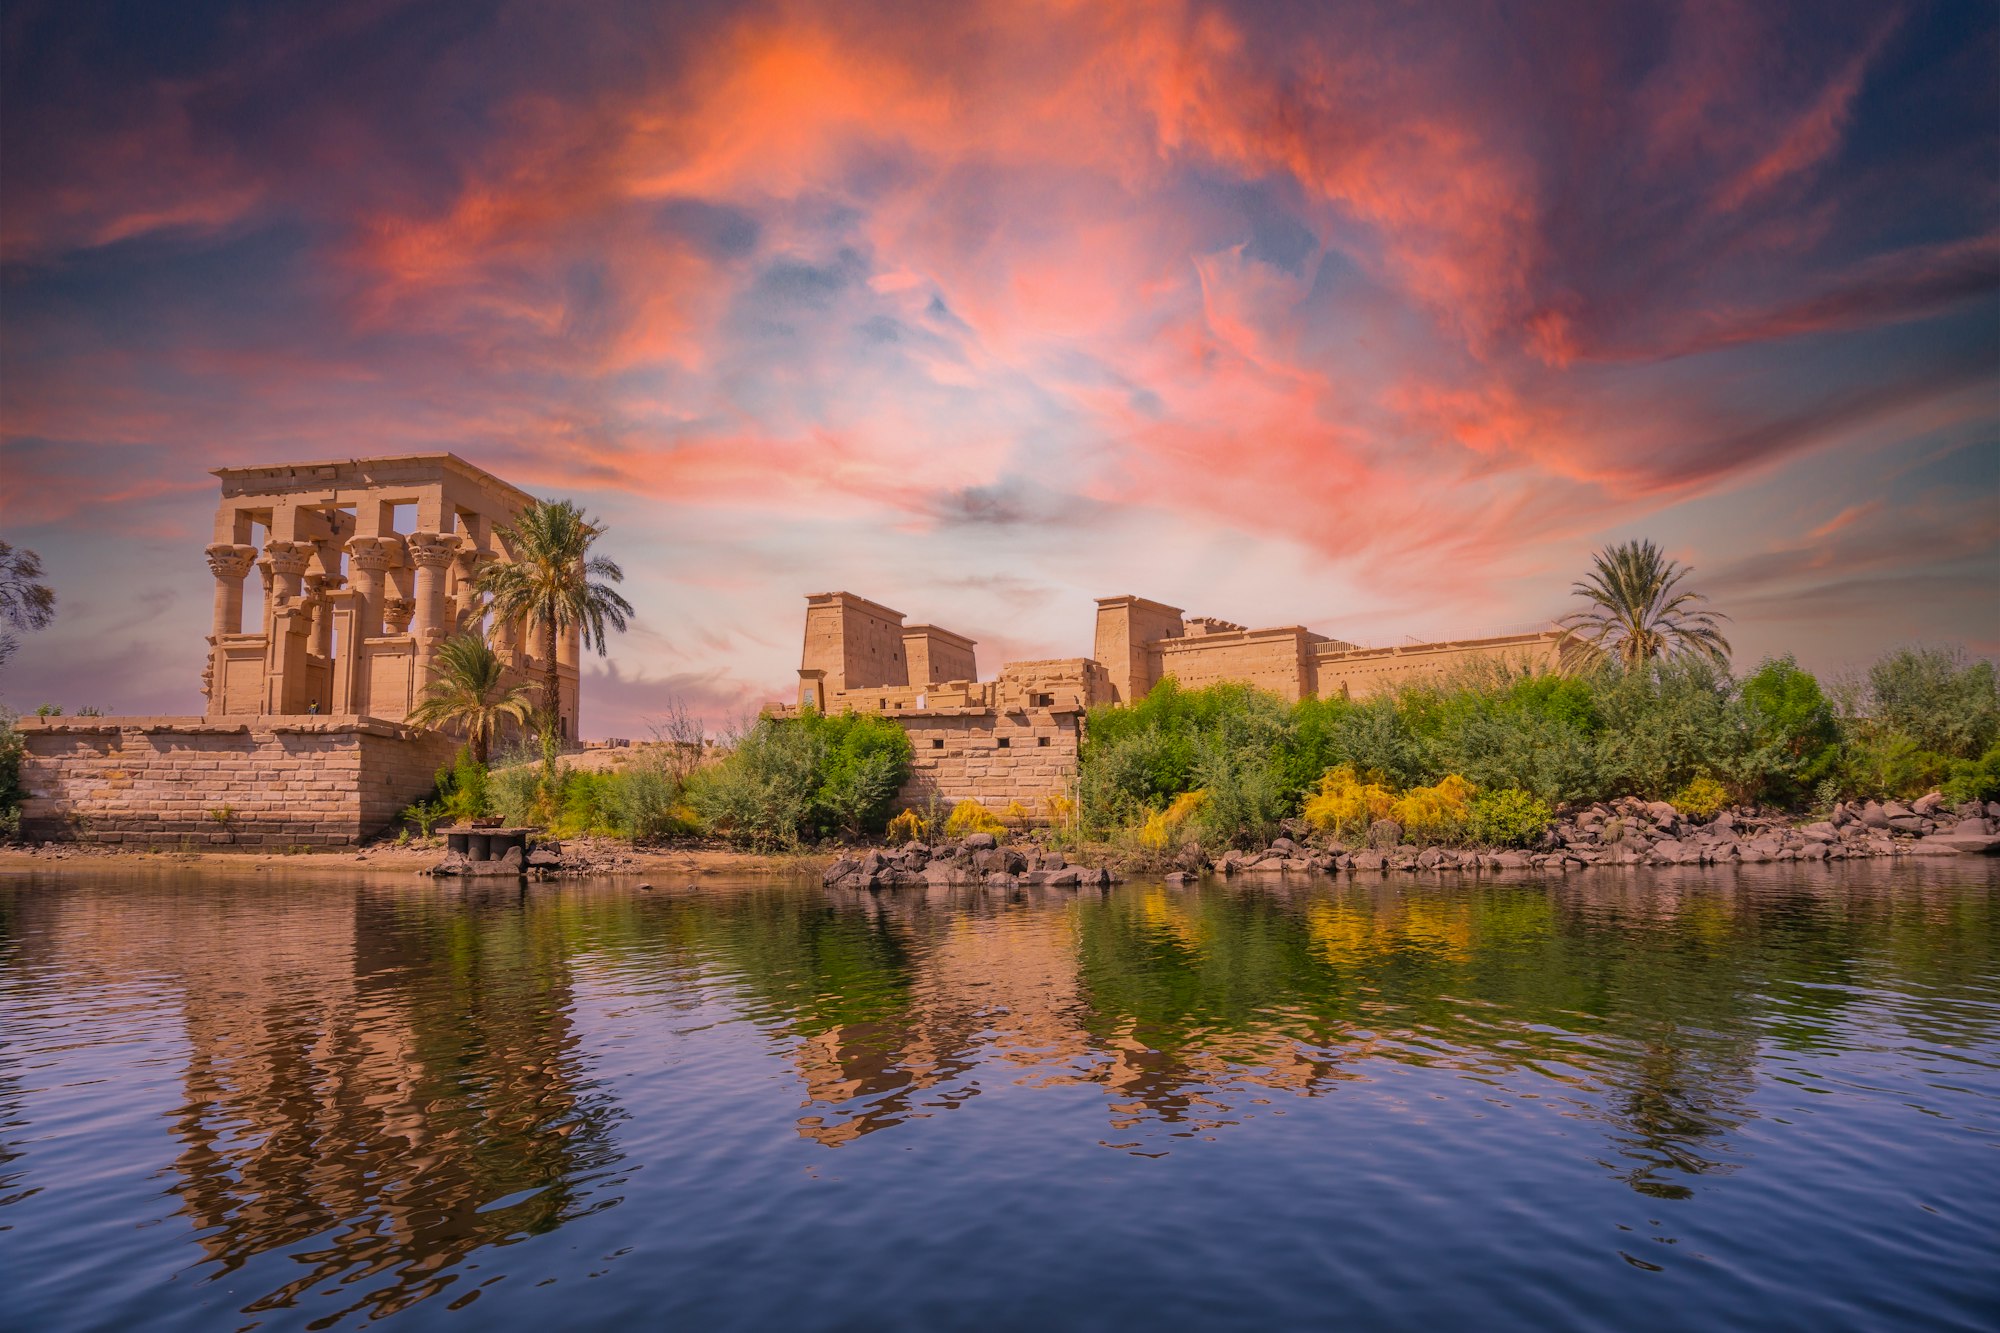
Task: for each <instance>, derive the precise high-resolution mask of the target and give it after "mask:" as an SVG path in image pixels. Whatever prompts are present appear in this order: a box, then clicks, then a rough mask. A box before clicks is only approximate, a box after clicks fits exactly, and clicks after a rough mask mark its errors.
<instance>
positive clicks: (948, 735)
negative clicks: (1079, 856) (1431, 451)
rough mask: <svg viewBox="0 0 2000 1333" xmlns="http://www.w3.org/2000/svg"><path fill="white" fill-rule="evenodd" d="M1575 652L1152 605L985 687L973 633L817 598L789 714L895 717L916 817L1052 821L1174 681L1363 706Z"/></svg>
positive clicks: (1114, 609) (1131, 610) (835, 595)
mask: <svg viewBox="0 0 2000 1333" xmlns="http://www.w3.org/2000/svg"><path fill="white" fill-rule="evenodd" d="M1574 642H1575V641H1574V640H1573V639H1572V638H1571V637H1570V636H1569V635H1567V634H1565V633H1564V632H1563V631H1561V630H1545V631H1542V632H1540V633H1536V634H1515V635H1508V636H1505V637H1500V638H1488V639H1463V640H1454V641H1451V642H1448V643H1425V644H1413V645H1410V646H1407V647H1398V648H1361V647H1357V646H1356V645H1354V644H1351V643H1344V642H1342V641H1341V640H1339V639H1334V638H1330V637H1328V636H1327V635H1324V634H1316V633H1314V632H1313V631H1311V630H1309V629H1306V628H1305V627H1304V626H1301V625H1287V626H1282V627H1280V628H1276V629H1246V628H1244V627H1243V626H1241V625H1237V624H1233V623H1231V622H1229V621H1226V620H1217V619H1214V618H1212V617H1206V616H1193V617H1191V616H1187V615H1186V614H1184V613H1183V612H1182V610H1181V608H1179V607H1177V606H1168V605H1167V604H1166V603H1164V602H1154V601H1148V600H1147V599H1145V598H1143V597H1132V596H1122V597H1102V598H1099V599H1098V602H1097V633H1096V643H1095V644H1094V646H1093V650H1092V656H1090V657H1066V658H1055V659H1050V660H1045V661H1035V662H1010V663H1008V664H1006V665H1005V666H1003V667H1001V668H1000V672H999V675H998V676H997V677H995V678H994V679H993V680H990V681H981V680H980V679H979V678H978V675H979V673H978V666H977V662H976V660H975V656H974V648H975V645H974V643H973V641H972V640H971V639H968V638H966V637H965V636H964V635H962V634H955V633H953V632H951V631H950V630H945V629H940V628H938V627H937V626H935V625H905V624H904V623H903V613H902V612H900V611H894V610H891V609H890V608H888V607H886V606H883V605H882V604H881V603H879V602H871V601H869V600H868V599H867V598H865V597H857V596H855V595H854V594H853V593H848V592H824V593H814V594H812V595H810V596H808V597H807V598H806V628H805V648H804V652H803V654H802V657H801V661H800V665H799V683H798V695H797V698H796V699H795V701H794V702H793V703H792V704H790V705H788V706H785V707H783V708H781V709H779V710H778V711H779V712H781V713H790V714H795V713H797V712H798V711H799V710H800V709H804V708H814V709H819V710H821V711H823V712H829V713H838V712H842V711H847V710H852V711H854V712H861V713H883V714H887V715H889V716H892V717H894V718H895V719H896V720H897V721H898V722H900V723H901V724H902V725H903V728H904V730H906V731H907V732H909V734H910V740H911V743H912V745H913V746H914V748H915V767H914V771H913V772H912V775H911V777H910V780H909V782H908V783H907V784H905V786H904V788H903V791H902V793H901V794H900V796H899V798H898V799H899V802H900V803H901V804H902V805H904V806H922V805H926V804H929V803H931V802H933V801H941V802H943V803H945V804H951V803H954V802H956V801H960V800H966V799H972V800H977V801H979V802H980V803H981V804H982V805H985V806H987V807H989V808H991V809H996V810H998V809H1004V808H1005V807H1006V806H1008V805H1012V804H1018V805H1020V806H1022V807H1023V808H1025V809H1027V810H1028V811H1029V812H1030V814H1031V815H1033V816H1035V817H1038V818H1045V817H1047V815H1048V813H1049V811H1050V808H1051V805H1050V803H1051V798H1052V797H1059V796H1060V797H1068V796H1071V795H1072V794H1073V788H1074V785H1075V782H1076V775H1077V753H1078V749H1079V745H1080V741H1081V734H1082V733H1081V724H1082V715H1083V713H1084V711H1085V710H1086V709H1089V708H1092V707H1094V706H1096V705H1099V704H1122V703H1131V702H1133V701H1135V700H1138V699H1142V698H1144V697H1145V695H1146V693H1147V692H1148V691H1150V690H1151V689H1152V688H1153V687H1154V686H1155V685H1157V684H1159V683H1160V681H1162V680H1164V679H1167V678H1168V677H1172V678H1173V679H1174V680H1175V681H1177V682H1178V683H1179V684H1181V685H1183V686H1185V687H1187V688H1190V689H1198V688H1200V687H1202V686H1206V685H1215V684H1220V683H1222V682H1224V681H1236V682H1243V683H1245V684H1250V685H1254V686H1257V687H1258V688H1260V689H1266V690H1269V691H1271V692H1272V693H1274V694H1277V695H1280V696H1282V697H1283V698H1285V699H1288V700H1291V701H1294V702H1296V701H1297V700H1300V699H1305V698H1318V697H1323V696H1326V695H1335V694H1337V695H1342V696H1346V697H1349V698H1365V697H1366V696H1368V695H1370V694H1374V693H1376V692H1378V691H1380V690H1383V689H1388V688H1392V687H1394V686H1397V685H1401V684H1404V683H1406V682H1409V681H1413V680H1421V679H1426V678H1433V679H1434V678H1437V677H1439V676H1442V675H1444V674H1446V673H1447V672H1449V671H1451V670H1452V669H1454V668H1455V667H1458V666H1461V665H1463V664H1464V663H1466V662H1469V661H1474V660H1486V661H1499V662H1505V663H1506V664H1508V665H1510V666H1514V667H1517V668H1527V669H1532V670H1542V671H1553V670H1559V669H1561V668H1563V667H1564V666H1565V665H1566V664H1567V663H1566V654H1569V653H1571V652H1572V651H1574V649H1573V645H1574Z"/></svg>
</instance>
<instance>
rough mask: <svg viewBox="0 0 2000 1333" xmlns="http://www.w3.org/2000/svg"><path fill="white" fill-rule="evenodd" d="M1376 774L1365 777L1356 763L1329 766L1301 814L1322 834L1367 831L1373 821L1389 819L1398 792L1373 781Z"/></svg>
mask: <svg viewBox="0 0 2000 1333" xmlns="http://www.w3.org/2000/svg"><path fill="white" fill-rule="evenodd" d="M1375 776H1376V775H1374V774H1369V775H1368V777H1366V778H1364V777H1363V776H1362V775H1361V774H1360V773H1358V772H1356V771H1355V768H1354V765H1352V764H1341V765H1339V766H1338V767H1336V768H1329V769H1328V770H1327V771H1326V773H1325V774H1324V775H1323V776H1321V778H1320V780H1319V787H1318V788H1317V789H1316V790H1315V791H1314V792H1313V794H1312V795H1310V796H1308V797H1306V801H1305V806H1304V808H1303V809H1302V810H1301V811H1300V813H1301V814H1302V815H1303V816H1304V817H1305V821H1306V823H1308V824H1310V825H1312V826H1313V827H1314V828H1315V829H1318V830H1319V831H1320V832H1322V833H1332V834H1335V835H1337V836H1340V837H1349V836H1353V835H1357V834H1363V833H1366V832H1367V831H1368V826H1369V825H1370V824H1372V823H1374V822H1375V821H1376V820H1378V819H1387V818H1388V817H1389V811H1390V810H1391V809H1392V808H1393V807H1394V805H1395V803H1396V796H1395V793H1394V792H1392V791H1390V790H1389V788H1388V787H1387V786H1385V785H1384V784H1383V783H1381V782H1379V781H1373V780H1371V779H1373V778H1374V777H1375Z"/></svg>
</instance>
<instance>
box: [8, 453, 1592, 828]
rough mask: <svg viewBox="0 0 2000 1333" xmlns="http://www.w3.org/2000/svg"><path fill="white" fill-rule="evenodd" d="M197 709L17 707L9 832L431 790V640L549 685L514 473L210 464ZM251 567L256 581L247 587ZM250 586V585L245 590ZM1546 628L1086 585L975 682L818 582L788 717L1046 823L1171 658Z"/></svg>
mask: <svg viewBox="0 0 2000 1333" xmlns="http://www.w3.org/2000/svg"><path fill="white" fill-rule="evenodd" d="M215 476H216V477H217V478H218V479H220V481H221V483H222V495H221V500H220V503H219V505H218V506H217V509H216V514H215V530H214V540H213V541H212V542H211V543H210V544H209V546H208V548H207V557H208V568H209V572H210V574H211V575H212V576H213V578H214V597H215V601H214V612H213V616H212V619H211V623H210V627H209V635H208V651H207V666H206V669H205V671H204V673H203V679H202V692H203V694H204V695H205V696H206V697H207V701H208V702H207V706H206V708H205V710H204V713H203V715H202V716H199V717H75V718H65V717H54V718H29V719H24V720H23V721H22V722H21V724H20V729H21V734H22V737H23V740H24V743H25V753H24V756H23V761H22V778H23V783H24V785H25V786H26V787H27V789H28V792H29V796H28V799H27V800H26V802H25V803H24V805H23V807H22V811H21V829H22V834H23V836H25V837H27V838H29V839H35V840H54V839H72V838H74V839H88V840H95V841H104V842H131V843H140V844H161V843H167V844H176V843H186V844H217V843H222V844H236V845H241V846H265V847H269V846H288V847H289V846H318V847H326V846H348V845H353V844H355V843H359V842H362V841H365V840H366V839H368V838H370V837H372V836H374V835H375V834H377V833H379V832H382V831H383V830H385V829H387V828H389V827H390V826H391V825H392V824H393V823H394V821H395V820H396V818H397V816H398V814H399V813H400V812H401V810H402V809H403V807H404V806H405V805H407V804H408V803H409V802H410V801H412V800H415V799H417V798H418V797H420V796H423V795H425V794H426V793H427V792H428V791H429V790H430V787H431V781H432V776H433V775H434V774H435V773H436V771H437V770H438V769H439V768H440V767H442V766H444V765H445V764H448V763H449V762H450V761H451V758H452V756H453V754H454V753H455V751H456V749H457V746H458V741H457V738H456V737H453V736H450V735H447V734H444V733H442V732H438V731H432V730H427V729H424V728H419V727H412V726H410V725H408V724H407V723H406V721H405V719H406V718H407V717H408V716H409V713H410V711H411V709H412V708H414V707H415V705H416V703H417V701H418V699H419V698H420V697H421V696H422V695H423V692H424V689H425V687H426V686H427V685H428V684H429V683H430V681H431V679H432V670H433V667H432V664H433V661H434V658H435V654H436V652H437V649H438V645H439V644H441V643H442V642H443V641H444V640H445V639H446V638H447V637H448V636H449V635H451V634H452V633H454V632H457V631H458V630H460V629H462V628H472V627H474V625H477V626H478V628H481V629H483V630H485V631H487V632H488V634H489V638H490V639H491V640H492V641H493V642H494V643H495V644H496V645H497V646H498V648H499V651H500V654H501V657H502V660H503V662H504V663H505V669H506V678H507V681H508V682H509V683H515V682H521V683H530V682H538V681H539V680H540V678H541V676H542V674H543V667H544V663H542V662H540V661H538V660H537V659H536V658H535V657H534V655H533V653H532V651H531V649H532V646H533V645H534V644H535V643H536V642H538V639H537V637H536V636H535V635H534V634H533V633H532V630H533V627H532V626H530V625H522V624H515V625H501V626H490V625H484V624H478V622H477V619H476V618H477V617H478V616H479V615H480V614H481V613H482V612H481V606H480V599H479V598H478V597H477V595H476V594H475V593H474V591H473V589H474V584H475V580H476V578H477V575H478V572H479V570H480V569H481V568H483V567H484V566H486V565H488V564H490V563H492V562H494V561H505V560H508V559H509V558H510V555H509V552H508V551H507V549H506V542H505V540H504V539H503V538H502V537H501V535H500V530H501V529H502V528H503V527H505V526H506V525H507V524H509V523H510V522H511V521H512V520H513V519H514V517H515V516H516V515H517V514H518V513H519V512H520V510H521V509H522V507H523V506H525V505H526V504H528V503H529V501H530V498H531V497H529V496H528V495H527V494H526V493H525V492H523V491H521V490H519V489H517V488H515V487H513V486H510V485H508V484H507V483H506V482H504V481H501V480H500V479H499V478H497V477H494V476H492V475H490V474H488V473H486V472H482V471H481V470H479V469H478V468H476V467H473V466H472V465H471V464H469V463H466V462H465V461H464V460H462V459H460V458H457V457H455V456H454V455H451V454H417V455H407V456H401V457H389V458H369V459H350V460H346V461H335V462H323V463H288V464H278V465H271V466H262V467H232V468H222V469H219V470H218V471H217V472H216V473H215ZM252 570H255V571H256V572H257V574H258V581H257V583H256V584H255V585H252V584H251V583H250V573H251V571H252ZM253 590H254V596H253V595H252V594H253ZM1572 643H1573V640H1570V639H1569V638H1568V637H1567V636H1566V635H1564V634H1563V633H1561V632H1559V631H1553V630H1551V631H1546V632H1543V633H1539V634H1517V635H1511V636H1508V637H1505V638H1495V639H1472V640H1463V641H1455V642H1451V643H1427V644H1417V645H1413V646H1408V647H1397V648H1358V647H1356V646H1355V645H1353V644H1351V643H1343V642H1341V641H1340V640H1337V639H1333V638H1329V637H1328V636H1326V635H1323V634H1316V633H1313V632H1312V631H1311V630H1308V629H1306V628H1304V627H1303V626H1298V625H1290V626H1284V627H1280V628H1276V629H1245V628H1244V627H1243V626H1241V625H1236V624H1232V623H1230V622H1228V621H1223V620H1215V619H1211V618H1206V617H1190V616H1186V615H1184V614H1183V613H1182V611H1181V610H1180V608H1178V607H1174V606H1168V605H1166V604H1165V603H1162V602H1152V601H1147V600H1146V599H1144V598H1141V597H1130V596H1125V597H1105V598H1100V599H1098V603H1097V633H1096V642H1095V643H1094V644H1093V645H1092V650H1091V655H1090V656H1088V657H1065V658H1056V659H1051V660H1046V661H1034V662H1010V663H1008V664H1006V665H1005V666H1003V667H1001V668H1000V672H999V674H998V675H997V676H996V677H995V678H994V679H992V680H984V681H982V680H981V679H979V668H978V662H977V659H976V656H975V648H976V645H975V644H974V643H973V641H972V640H971V639H969V638H967V637H965V636H964V635H962V634H956V633H953V632H952V631H950V630H947V629H942V628H940V627H938V626H936V625H906V624H904V623H903V615H902V613H901V612H899V611H894V610H891V609H890V608H888V607H886V606H883V605H881V604H880V603H877V602H871V601H869V600H868V599H866V598H864V597H857V596H855V595H854V594H852V593H846V592H829V593H817V594H814V595H812V596H810V597H808V598H807V599H806V622H805V647H804V652H803V654H802V658H801V662H800V666H799V676H798V692H797V696H796V698H795V699H794V701H793V702H791V703H790V704H786V705H780V706H778V707H776V709H775V710H774V711H777V712H779V713H785V712H793V713H795V712H797V711H798V710H800V709H803V708H816V709H820V710H823V711H827V712H839V711H842V710H845V709H852V710H856V711H860V712H873V713H881V714H884V715H887V716H892V717H894V718H895V719H896V720H897V721H898V722H899V723H900V724H901V725H902V726H903V727H904V728H905V730H907V731H908V733H909V735H910V738H911V742H912V745H913V747H914V749H915V753H916V764H915V769H914V772H913V774H912V776H911V778H910V781H909V782H908V784H906V786H905V787H904V789H903V791H902V793H901V794H900V800H901V802H902V804H904V805H905V806H910V807H915V806H924V805H928V804H930V803H931V802H933V801H941V802H947V803H952V802H957V801H959V800H964V799H968V798H970V799H974V800H978V801H979V802H981V803H982V804H984V805H986V806H988V807H989V808H991V809H994V810H996V811H1001V812H1007V811H1009V810H1010V809H1012V812H1013V813H1014V814H1015V815H1016V816H1025V817H1027V818H1030V819H1047V818H1049V817H1051V816H1052V815H1053V814H1054V813H1055V810H1056V808H1057V804H1058V802H1059V801H1061V800H1063V799H1067V798H1069V797H1071V795H1072V794H1073V792H1074V788H1075V783H1076V778H1077V759H1078V750H1079V744H1080V741H1081V738H1082V725H1083V716H1084V713H1085V711H1086V710H1088V709H1089V708H1091V707H1093V706H1095V705H1099V704H1117V703H1129V702H1132V701H1133V700H1136V699H1139V698H1141V697H1143V696H1144V695H1145V694H1146V692H1147V691H1148V690H1150V689H1152V688H1153V686H1154V685H1156V684H1157V683H1159V682H1160V681H1161V680H1163V679H1166V678H1168V677H1172V678H1173V679H1175V680H1177V681H1179V682H1180V683H1181V684H1182V685H1185V686H1189V687H1198V686H1203V685H1211V684H1215V683H1217V682H1220V681H1242V682H1247V683H1249V684H1252V685H1256V686H1259V687H1261V688H1263V689H1268V690H1271V691H1273V692H1274V693H1276V694H1278V695H1281V696H1282V697H1284V698H1286V699H1292V700H1297V699H1301V698H1306V697H1309V696H1325V695H1331V694H1344V695H1349V696H1354V697H1360V696H1364V695H1367V694H1370V693H1372V692H1374V691H1376V690H1380V689H1383V688H1386V687H1389V686H1393V685H1396V684H1400V683H1402V682H1404V681H1407V680H1411V679H1414V678H1419V677H1422V676H1425V675H1434V674H1437V673H1440V672H1443V671H1445V670H1447V669H1449V668H1450V667H1451V666H1453V665H1454V664H1456V663H1459V662H1463V661H1465V660H1468V659H1471V658H1488V659H1496V658H1497V659H1503V660H1508V661H1512V662H1515V663H1517V664H1520V665H1526V666H1532V667H1536V668H1544V669H1546V668H1554V667H1558V666H1560V665H1562V664H1563V658H1564V656H1565V655H1566V654H1567V653H1568V652H1569V651H1571V644H1572ZM580 650H581V637H580V635H579V634H578V633H577V632H575V631H574V630H572V631H570V632H569V633H568V634H566V635H564V636H563V637H562V638H561V639H560V640H559V641H558V644H557V650H556V667H557V671H558V674H559V677H560V681H561V710H560V726H561V731H562V734H563V735H564V736H565V737H567V738H569V739H571V740H572V741H573V740H575V739H576V738H577V736H578V735H579V732H578V726H577V722H578V705H579V698H578V680H579V675H578V665H579V660H580V657H581V651H580Z"/></svg>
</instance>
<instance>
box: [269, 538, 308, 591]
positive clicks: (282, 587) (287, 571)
mask: <svg viewBox="0 0 2000 1333" xmlns="http://www.w3.org/2000/svg"><path fill="white" fill-rule="evenodd" d="M313 553H314V547H313V544H312V543H311V542H267V543H266V544H265V546H264V554H265V556H266V557H268V558H269V559H270V561H271V573H272V574H273V575H275V576H276V577H277V581H278V588H277V597H276V598H275V599H274V601H275V604H277V605H285V604H288V603H292V602H296V601H298V600H299V599H300V598H301V596H303V595H304V593H305V577H306V566H307V565H309V564H311V563H312V558H313Z"/></svg>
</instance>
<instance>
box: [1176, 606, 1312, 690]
mask: <svg viewBox="0 0 2000 1333" xmlns="http://www.w3.org/2000/svg"><path fill="white" fill-rule="evenodd" d="M1316 637H1317V636H1315V635H1313V634H1312V633H1310V632H1308V631H1307V630H1305V629H1303V628H1301V627H1299V626H1296V625H1294V626H1289V627H1286V628H1283V629H1253V630H1232V631H1224V632H1221V633H1213V634H1202V635H1198V636H1190V637H1186V638H1179V639H1162V640H1160V641H1159V642H1158V643H1155V644H1154V645H1153V649H1154V651H1155V652H1156V653H1157V654H1158V655H1159V659H1160V675H1161V676H1162V677H1166V676H1172V677H1173V678H1174V680H1175V681H1176V682H1178V683H1179V684H1180V686H1181V688H1182V689H1188V690H1199V689H1205V688H1207V687H1208V686H1210V685H1221V684H1225V683H1227V684H1234V683H1238V682H1241V683H1243V684H1246V685H1254V686H1256V687H1257V688H1258V689H1260V690H1269V691H1271V692H1272V693H1273V694H1276V695H1278V696H1280V697H1282V698H1284V699H1286V700H1288V701H1290V702H1292V703H1297V702H1298V701H1299V700H1300V699H1302V698H1304V697H1305V696H1306V695H1309V694H1311V693H1312V692H1313V671H1312V654H1311V647H1312V644H1313V641H1314V640H1315V638H1316Z"/></svg>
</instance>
